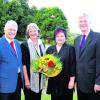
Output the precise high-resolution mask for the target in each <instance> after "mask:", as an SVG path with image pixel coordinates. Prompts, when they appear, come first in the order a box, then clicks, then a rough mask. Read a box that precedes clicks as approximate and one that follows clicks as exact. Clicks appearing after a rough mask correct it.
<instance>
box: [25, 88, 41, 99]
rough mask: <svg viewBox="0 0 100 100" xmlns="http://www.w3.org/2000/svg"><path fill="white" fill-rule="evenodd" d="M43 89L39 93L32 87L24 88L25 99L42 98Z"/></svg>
mask: <svg viewBox="0 0 100 100" xmlns="http://www.w3.org/2000/svg"><path fill="white" fill-rule="evenodd" d="M41 94H42V90H41V91H40V92H39V93H35V92H33V91H31V90H30V89H27V88H24V95H25V100H41Z"/></svg>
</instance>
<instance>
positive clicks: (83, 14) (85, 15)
mask: <svg viewBox="0 0 100 100" xmlns="http://www.w3.org/2000/svg"><path fill="white" fill-rule="evenodd" d="M81 17H87V18H88V19H89V20H90V18H89V15H88V14H87V13H82V14H81V15H80V16H79V18H81Z"/></svg>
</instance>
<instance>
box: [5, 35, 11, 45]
mask: <svg viewBox="0 0 100 100" xmlns="http://www.w3.org/2000/svg"><path fill="white" fill-rule="evenodd" d="M5 39H6V40H7V41H8V43H11V40H10V39H8V38H7V37H6V35H5Z"/></svg>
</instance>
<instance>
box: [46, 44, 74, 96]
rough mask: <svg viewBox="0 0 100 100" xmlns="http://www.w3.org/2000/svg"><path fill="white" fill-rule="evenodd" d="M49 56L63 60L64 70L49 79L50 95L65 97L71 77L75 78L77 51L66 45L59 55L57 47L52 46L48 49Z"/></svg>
mask: <svg viewBox="0 0 100 100" xmlns="http://www.w3.org/2000/svg"><path fill="white" fill-rule="evenodd" d="M46 53H47V54H55V55H57V56H59V57H60V58H61V61H62V63H63V69H62V71H61V73H60V74H59V75H58V76H56V77H52V78H49V80H48V88H47V93H48V94H57V95H63V94H66V93H67V90H68V88H67V87H68V83H69V79H70V77H71V76H75V51H74V48H73V47H71V46H69V45H67V44H66V43H65V44H64V45H63V46H62V48H61V50H60V51H59V53H57V49H56V45H54V46H50V47H49V48H48V49H47V52H46Z"/></svg>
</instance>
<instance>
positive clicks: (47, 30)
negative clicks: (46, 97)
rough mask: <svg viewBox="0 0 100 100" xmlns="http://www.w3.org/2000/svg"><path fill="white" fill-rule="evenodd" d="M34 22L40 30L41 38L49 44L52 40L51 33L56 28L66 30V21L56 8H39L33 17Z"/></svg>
mask: <svg viewBox="0 0 100 100" xmlns="http://www.w3.org/2000/svg"><path fill="white" fill-rule="evenodd" d="M34 22H36V23H37V24H38V26H39V27H40V29H41V35H42V36H41V37H42V38H43V39H44V40H46V41H47V42H49V43H50V40H51V39H53V33H54V30H55V29H56V28H58V27H62V28H64V29H67V28H68V22H67V19H66V17H65V16H64V13H63V12H62V11H61V9H59V8H58V7H53V8H41V9H40V10H38V12H37V13H36V15H35V16H34Z"/></svg>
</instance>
